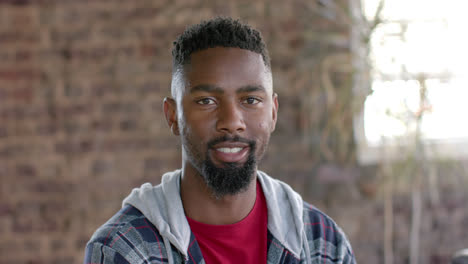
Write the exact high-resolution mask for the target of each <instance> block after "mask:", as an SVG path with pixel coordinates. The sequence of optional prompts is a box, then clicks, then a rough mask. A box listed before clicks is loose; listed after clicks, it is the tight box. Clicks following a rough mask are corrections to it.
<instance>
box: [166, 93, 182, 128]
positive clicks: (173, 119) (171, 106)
mask: <svg viewBox="0 0 468 264" xmlns="http://www.w3.org/2000/svg"><path fill="white" fill-rule="evenodd" d="M163 107H164V115H165V116H166V121H167V124H168V125H169V127H170V128H171V131H172V134H174V135H176V136H178V135H180V133H179V124H178V123H177V103H176V102H175V100H174V99H172V98H170V97H165V98H164V103H163Z"/></svg>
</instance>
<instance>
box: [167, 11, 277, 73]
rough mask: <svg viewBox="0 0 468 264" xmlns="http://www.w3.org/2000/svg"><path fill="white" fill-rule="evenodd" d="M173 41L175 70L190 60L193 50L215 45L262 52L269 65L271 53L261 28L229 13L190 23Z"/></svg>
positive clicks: (268, 65)
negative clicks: (260, 30) (237, 18)
mask: <svg viewBox="0 0 468 264" xmlns="http://www.w3.org/2000/svg"><path fill="white" fill-rule="evenodd" d="M173 44H174V46H173V49H172V63H173V67H174V70H175V69H176V68H178V67H180V66H184V65H186V64H189V63H190V55H191V54H192V53H194V52H196V51H200V50H205V49H208V48H214V47H229V48H241V49H245V50H250V51H253V52H256V53H258V54H261V55H262V58H263V62H264V63H265V66H267V67H268V68H269V69H270V57H269V56H268V51H267V48H266V45H265V43H264V42H263V39H262V35H261V34H260V32H259V31H257V30H255V29H253V28H252V27H250V26H249V25H247V24H243V23H241V22H240V21H239V20H234V19H232V18H229V17H216V18H213V19H211V20H208V21H203V22H201V23H200V24H196V25H193V26H190V27H188V28H187V29H186V30H185V31H184V32H183V33H182V34H181V35H180V36H179V37H178V38H177V39H176V41H174V43H173Z"/></svg>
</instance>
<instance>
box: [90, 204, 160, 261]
mask: <svg viewBox="0 0 468 264" xmlns="http://www.w3.org/2000/svg"><path fill="white" fill-rule="evenodd" d="M145 259H146V260H152V261H155V262H156V263H160V262H167V254H166V249H165V248H164V243H163V240H162V237H161V235H160V234H159V231H158V230H157V229H156V227H155V226H154V225H153V224H151V222H150V221H149V220H148V219H147V218H146V217H145V216H144V215H143V214H142V213H141V212H140V211H139V210H138V209H136V208H135V207H133V206H130V205H127V206H125V207H123V208H122V209H121V210H120V211H119V212H117V213H116V214H115V215H114V216H113V217H112V218H111V219H109V221H107V222H106V223H105V224H104V225H102V226H101V227H99V228H98V229H97V230H96V232H95V233H94V234H93V236H92V237H91V239H90V241H89V242H88V244H87V246H86V255H85V263H107V262H106V260H107V261H109V263H114V262H115V263H136V262H140V261H141V260H145ZM158 261H159V262H158Z"/></svg>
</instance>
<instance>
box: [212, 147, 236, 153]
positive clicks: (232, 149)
mask: <svg viewBox="0 0 468 264" xmlns="http://www.w3.org/2000/svg"><path fill="white" fill-rule="evenodd" d="M216 150H217V151H220V152H223V153H237V152H239V151H241V150H242V148H218V149H216Z"/></svg>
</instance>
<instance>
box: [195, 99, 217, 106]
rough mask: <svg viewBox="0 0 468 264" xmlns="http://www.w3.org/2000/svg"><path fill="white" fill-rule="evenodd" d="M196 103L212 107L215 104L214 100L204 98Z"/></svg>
mask: <svg viewBox="0 0 468 264" xmlns="http://www.w3.org/2000/svg"><path fill="white" fill-rule="evenodd" d="M196 103H197V104H201V105H212V104H214V103H215V101H214V100H213V99H212V98H202V99H200V100H197V101H196Z"/></svg>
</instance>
